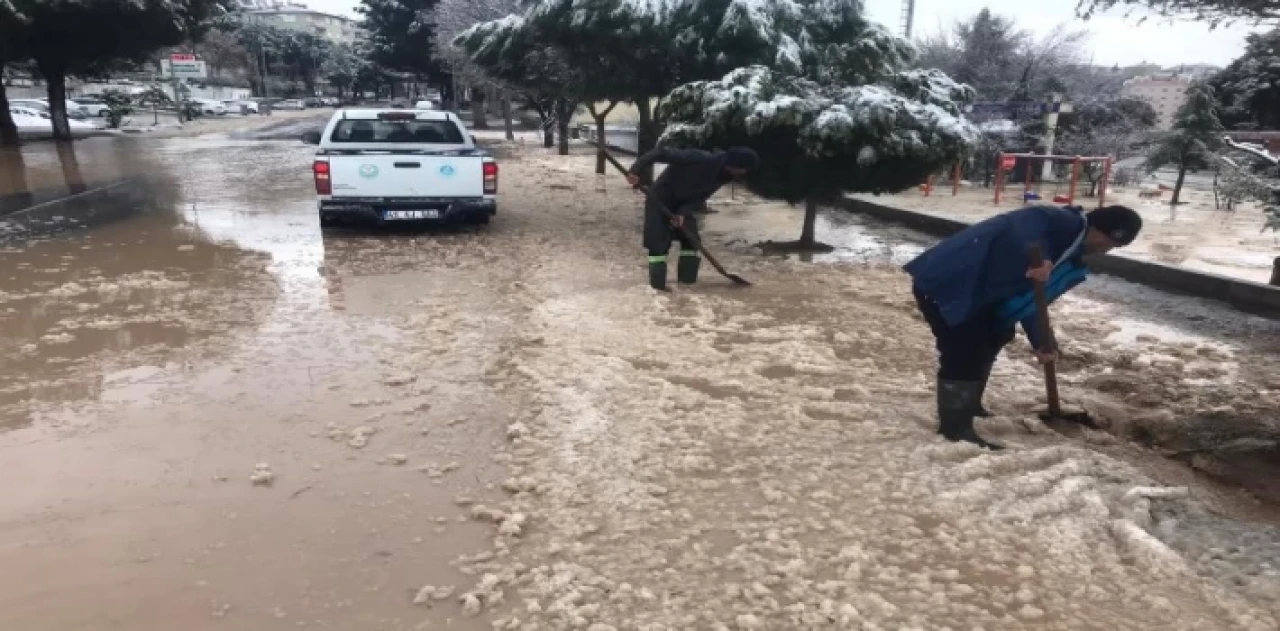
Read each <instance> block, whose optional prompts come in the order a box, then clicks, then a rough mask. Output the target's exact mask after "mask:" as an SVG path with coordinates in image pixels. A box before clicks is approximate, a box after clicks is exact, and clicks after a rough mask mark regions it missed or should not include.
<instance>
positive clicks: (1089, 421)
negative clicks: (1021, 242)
mask: <svg viewBox="0 0 1280 631" xmlns="http://www.w3.org/2000/svg"><path fill="white" fill-rule="evenodd" d="M1027 256H1028V258H1030V259H1031V266H1032V267H1040V265H1041V264H1043V263H1044V254H1043V253H1042V252H1041V251H1040V246H1038V245H1033V246H1031V247H1029V248H1028V249H1027ZM1033 282H1034V284H1035V296H1036V328H1037V329H1039V332H1040V338H1041V340H1043V342H1044V347H1043V348H1041V349H1039V350H1040V352H1041V353H1049V352H1053V351H1054V349H1056V348H1058V342H1057V340H1056V339H1055V338H1054V335H1053V327H1052V326H1051V325H1050V323H1049V298H1048V296H1047V295H1046V294H1045V289H1044V283H1043V282H1040V281H1038V280H1037V281H1033ZM1044 389H1045V398H1046V399H1047V400H1048V402H1049V408H1048V410H1046V411H1045V412H1042V413H1041V414H1040V420H1042V421H1044V422H1046V423H1049V422H1052V421H1067V422H1070V423H1078V424H1080V425H1084V426H1085V427H1091V428H1093V429H1098V424H1097V423H1096V422H1095V421H1094V420H1093V417H1092V416H1089V413H1088V412H1066V413H1064V412H1063V411H1062V401H1061V399H1059V398H1058V367H1057V365H1055V364H1053V363H1048V364H1045V365H1044Z"/></svg>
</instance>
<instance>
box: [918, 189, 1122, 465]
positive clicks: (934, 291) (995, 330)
mask: <svg viewBox="0 0 1280 631" xmlns="http://www.w3.org/2000/svg"><path fill="white" fill-rule="evenodd" d="M1141 229H1142V218H1141V217H1139V216H1138V213H1136V212H1134V211H1133V210H1131V209H1129V208H1126V207H1124V206H1107V207H1105V208H1099V209H1097V210H1094V211H1092V212H1090V213H1087V214H1086V213H1085V212H1084V211H1083V210H1082V209H1080V208H1078V207H1066V208H1062V207H1058V206H1031V207H1027V208H1022V209H1020V210H1015V211H1012V212H1008V213H1005V214H1002V215H997V216H995V217H992V218H990V219H987V220H986V221H982V222H980V223H977V224H974V225H972V226H970V227H969V228H966V229H965V230H963V231H961V232H960V233H958V234H956V235H954V236H952V237H950V238H948V239H946V240H944V241H942V242H941V243H939V244H938V245H935V246H934V247H932V248H930V249H929V250H926V251H925V252H924V253H923V254H921V255H920V256H918V257H916V259H915V260H913V261H911V262H910V263H908V264H907V265H906V267H905V269H906V271H907V273H908V274H910V275H911V278H912V291H913V292H914V293H915V298H916V304H917V305H918V306H919V307H920V312H921V314H923V315H924V319H925V320H926V321H927V322H928V323H929V328H930V329H932V330H933V335H934V337H935V338H936V339H937V348H938V353H939V356H940V358H939V359H940V365H939V368H938V420H939V426H938V433H940V434H942V435H943V436H944V437H946V438H947V439H948V440H951V441H961V440H962V441H967V442H971V443H974V444H976V445H979V446H981V447H986V448H988V449H993V450H998V449H1003V447H1002V446H1000V445H997V444H995V443H991V442H988V441H986V440H984V439H983V438H982V437H981V436H979V435H978V433H977V432H975V431H974V429H973V419H974V417H975V416H979V415H986V414H985V409H984V408H983V407H982V394H983V392H984V391H985V390H986V386H987V380H988V379H989V378H990V376H991V367H992V366H993V365H994V364H995V361H996V358H997V357H998V356H999V354H1000V350H1001V349H1002V348H1003V347H1004V346H1005V344H1008V343H1009V342H1010V341H1012V340H1013V336H1014V325H1015V324H1017V323H1021V324H1022V328H1023V330H1024V331H1026V334H1027V339H1028V340H1029V341H1030V342H1031V345H1032V347H1034V348H1035V349H1036V355H1037V358H1038V359H1039V360H1040V362H1041V363H1046V364H1047V363H1052V362H1054V361H1056V360H1057V349H1048V348H1045V345H1044V344H1043V341H1042V340H1043V338H1044V335H1045V333H1046V332H1044V331H1039V330H1037V327H1036V304H1035V298H1034V294H1033V289H1034V285H1033V283H1032V281H1033V280H1038V281H1042V282H1044V283H1045V291H1046V294H1047V297H1048V298H1049V300H1050V301H1053V300H1054V299H1056V298H1057V297H1058V296H1061V295H1062V294H1064V293H1066V292H1067V290H1069V289H1071V288H1072V287H1075V286H1076V285H1078V284H1080V283H1081V282H1083V281H1084V280H1085V274H1086V269H1085V265H1084V261H1083V259H1082V257H1083V255H1085V254H1100V253H1103V252H1107V251H1109V250H1111V249H1112V248H1117V247H1123V246H1126V245H1129V244H1130V243H1132V242H1133V239H1134V238H1135V237H1137V236H1138V231H1139V230H1141ZM1032 245H1038V246H1040V249H1041V252H1042V253H1043V255H1044V259H1045V260H1044V263H1043V264H1042V265H1041V266H1039V267H1032V266H1031V262H1030V259H1029V254H1028V250H1029V247H1030V246H1032Z"/></svg>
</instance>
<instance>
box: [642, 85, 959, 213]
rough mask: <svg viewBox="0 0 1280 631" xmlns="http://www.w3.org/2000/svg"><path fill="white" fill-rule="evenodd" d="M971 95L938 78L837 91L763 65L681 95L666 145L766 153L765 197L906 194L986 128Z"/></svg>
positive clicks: (672, 108)
mask: <svg viewBox="0 0 1280 631" xmlns="http://www.w3.org/2000/svg"><path fill="white" fill-rule="evenodd" d="M895 86H902V91H899V90H898V89H897V87H895ZM971 94H972V91H971V90H968V88H966V87H964V86H960V85H957V84H956V83H955V82H953V81H951V80H950V79H948V78H947V77H946V76H945V75H942V74H940V73H936V72H935V73H925V72H914V73H911V74H910V75H909V76H904V77H902V78H901V79H900V80H897V81H894V82H892V85H866V86H858V87H827V86H823V85H820V84H818V83H814V82H811V81H808V80H805V79H797V78H794V77H789V76H785V75H781V74H779V73H777V72H774V71H771V70H769V69H767V68H764V67H761V66H753V67H749V68H741V69H739V70H735V71H733V72H732V73H730V74H729V75H728V76H726V77H724V78H723V79H721V80H719V81H706V82H699V83H692V84H689V85H685V86H682V87H680V88H678V89H676V90H675V91H674V92H672V93H671V95H670V99H669V101H668V102H667V104H666V105H665V107H666V113H667V114H668V116H669V118H670V121H671V125H670V126H669V127H668V129H667V132H666V134H665V135H664V136H663V139H662V142H663V143H666V144H671V145H677V146H705V147H727V146H733V145H748V146H753V147H757V148H759V150H760V152H761V155H762V158H763V163H762V166H761V168H760V169H758V170H757V171H755V172H753V173H752V175H751V176H750V177H751V179H750V185H751V188H752V190H753V191H754V192H756V193H757V194H759V195H762V196H764V197H770V198H780V199H784V200H786V201H789V202H796V201H799V200H801V199H803V198H805V197H806V196H807V195H809V194H810V193H811V192H814V191H817V192H818V193H826V194H831V195H834V194H836V193H838V192H839V191H862V192H876V193H878V192H885V191H897V190H902V189H904V188H907V187H910V186H913V185H915V184H917V183H919V182H920V181H923V180H924V179H925V178H926V177H928V175H930V174H931V173H934V172H936V171H938V170H941V169H943V168H945V167H947V166H948V165H950V164H953V163H954V162H955V161H956V160H958V159H959V158H960V157H961V156H963V155H964V154H965V153H966V152H967V151H968V150H969V149H970V148H971V147H972V145H973V143H974V142H975V141H976V139H977V130H976V129H975V128H974V127H973V126H972V125H971V124H969V123H968V122H967V121H965V120H964V119H963V118H961V117H960V116H959V114H958V108H959V101H956V100H952V99H953V98H954V99H964V98H967V97H968V96H970V95H971ZM868 149H870V150H871V151H872V152H874V154H869V153H868V151H867V150H868ZM872 155H874V156H875V158H876V159H875V160H874V161H872V160H869V159H868V158H869V157H870V156H872Z"/></svg>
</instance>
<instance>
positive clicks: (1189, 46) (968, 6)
mask: <svg viewBox="0 0 1280 631" xmlns="http://www.w3.org/2000/svg"><path fill="white" fill-rule="evenodd" d="M303 1H304V2H306V3H307V4H308V5H310V6H311V7H312V8H314V9H317V10H320V11H325V12H328V13H336V14H338V15H347V16H351V17H355V15H356V14H355V6H356V4H358V2H359V0H303ZM865 2H866V5H867V10H868V12H869V13H870V14H871V18H872V19H873V20H876V21H877V22H880V23H882V24H884V25H886V26H889V27H890V28H892V29H893V30H895V31H896V30H898V28H899V27H898V23H899V20H900V19H901V18H900V15H901V12H902V0H865ZM984 6H985V7H989V8H990V9H991V10H992V12H994V13H997V14H1000V15H1003V16H1006V17H1010V18H1013V19H1014V21H1015V22H1016V23H1017V24H1018V26H1020V27H1021V28H1024V29H1027V30H1030V31H1035V32H1037V33H1044V32H1047V31H1049V30H1052V29H1053V28H1054V27H1055V26H1057V25H1058V24H1062V23H1064V22H1071V23H1072V25H1073V27H1075V28H1081V29H1085V30H1088V31H1089V32H1090V33H1091V34H1092V37H1091V38H1090V41H1089V46H1090V47H1091V48H1092V50H1093V54H1094V62H1095V63H1098V64H1107V65H1110V64H1120V65H1122V66H1124V65H1132V64H1137V63H1142V62H1150V63H1155V64H1160V65H1162V66H1176V65H1178V64H1196V63H1207V64H1215V65H1219V66H1225V65H1226V64H1227V63H1229V62H1230V61H1231V60H1232V59H1235V58H1236V57H1238V56H1239V55H1240V53H1241V52H1243V51H1244V36H1245V34H1246V33H1248V32H1249V31H1250V30H1251V29H1250V28H1249V27H1247V26H1242V25H1231V26H1224V27H1219V28H1218V29H1217V30H1213V31H1211V30H1209V27H1208V25H1205V24H1198V23H1195V22H1191V21H1187V20H1182V21H1176V22H1169V21H1166V20H1159V19H1151V20H1148V21H1147V22H1146V23H1145V24H1142V25H1138V19H1137V18H1136V17H1134V18H1128V19H1126V18H1125V17H1123V12H1121V11H1113V12H1111V13H1110V14H1107V15H1104V16H1102V17H1095V18H1094V19H1092V20H1090V21H1088V22H1082V21H1079V20H1076V18H1075V6H1076V1H1075V0H916V19H915V28H914V30H915V33H914V34H915V35H916V36H917V37H919V36H922V35H929V34H933V33H937V32H938V31H939V30H941V29H943V28H949V27H950V26H951V25H952V24H953V23H955V22H956V21H957V20H961V19H967V18H969V17H972V16H973V15H974V14H976V13H977V12H978V11H981V10H982V7H984Z"/></svg>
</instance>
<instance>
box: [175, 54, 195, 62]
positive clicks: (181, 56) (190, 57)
mask: <svg viewBox="0 0 1280 631" xmlns="http://www.w3.org/2000/svg"><path fill="white" fill-rule="evenodd" d="M195 60H196V56H195V55H193V54H191V53H170V54H169V61H195Z"/></svg>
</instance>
